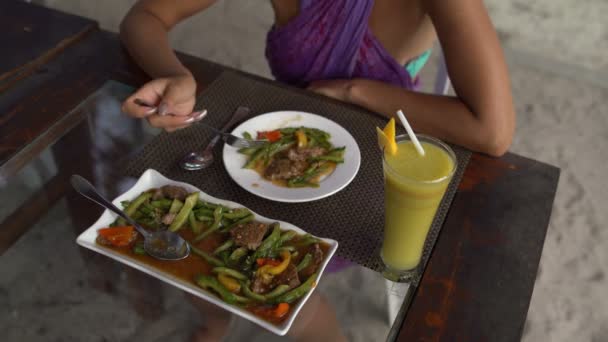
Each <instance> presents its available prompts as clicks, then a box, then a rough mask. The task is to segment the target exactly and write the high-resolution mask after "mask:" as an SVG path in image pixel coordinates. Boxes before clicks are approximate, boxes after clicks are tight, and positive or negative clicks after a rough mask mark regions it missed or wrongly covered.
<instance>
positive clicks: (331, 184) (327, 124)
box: [223, 111, 361, 203]
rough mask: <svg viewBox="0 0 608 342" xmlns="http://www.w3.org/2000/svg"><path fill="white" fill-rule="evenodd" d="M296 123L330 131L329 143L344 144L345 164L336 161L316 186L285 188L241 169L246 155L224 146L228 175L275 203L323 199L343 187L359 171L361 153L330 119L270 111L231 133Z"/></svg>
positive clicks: (355, 143)
mask: <svg viewBox="0 0 608 342" xmlns="http://www.w3.org/2000/svg"><path fill="white" fill-rule="evenodd" d="M299 126H304V127H310V128H318V129H321V130H323V131H325V132H328V133H329V134H331V139H330V142H331V143H332V145H334V146H336V147H340V146H346V150H345V152H344V163H342V164H338V166H337V167H336V169H335V170H334V172H333V173H331V174H330V175H328V176H327V177H325V178H324V179H323V180H322V181H321V183H320V184H319V187H318V188H286V187H281V186H277V185H274V184H272V183H271V182H270V181H267V180H265V179H264V178H262V177H261V176H260V175H259V174H258V173H257V172H255V171H254V170H249V169H244V168H243V165H245V163H246V161H247V156H245V155H243V154H240V153H238V152H237V149H236V148H234V147H231V146H228V145H224V152H223V159H224V166H226V170H227V171H228V174H229V175H230V177H232V179H233V180H234V181H235V182H236V183H237V184H238V185H240V186H241V187H242V188H243V189H245V190H247V191H249V192H251V193H252V194H254V195H257V196H260V197H263V198H266V199H269V200H273V201H278V202H292V203H295V202H309V201H314V200H318V199H321V198H325V197H327V196H330V195H333V194H335V193H336V192H338V191H340V190H342V189H344V187H346V186H347V185H348V184H349V183H350V182H351V181H352V180H353V179H354V178H355V176H356V175H357V172H358V171H359V165H360V164H361V153H360V152H359V146H358V145H357V142H356V141H355V138H353V136H352V135H350V133H348V131H347V130H346V129H344V128H343V127H342V126H340V125H338V124H337V123H335V122H333V121H331V120H328V119H326V118H324V117H322V116H319V115H315V114H310V113H304V112H297V111H280V112H272V113H267V114H262V115H259V116H256V117H254V118H251V119H249V120H247V121H245V122H243V123H242V124H240V125H239V126H238V127H237V128H235V129H234V130H233V131H232V134H234V135H236V136H238V137H242V136H243V132H249V133H250V134H252V135H253V136H255V135H256V134H257V132H258V131H271V130H275V129H278V128H284V127H299Z"/></svg>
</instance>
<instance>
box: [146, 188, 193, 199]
mask: <svg viewBox="0 0 608 342" xmlns="http://www.w3.org/2000/svg"><path fill="white" fill-rule="evenodd" d="M187 196H188V191H187V190H186V189H184V188H182V187H181V186H174V185H165V186H163V187H161V188H160V189H156V190H155V192H154V194H153V195H152V199H153V200H158V199H161V198H170V199H178V200H180V201H183V200H185V199H186V197H187Z"/></svg>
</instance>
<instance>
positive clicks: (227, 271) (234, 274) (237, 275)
mask: <svg viewBox="0 0 608 342" xmlns="http://www.w3.org/2000/svg"><path fill="white" fill-rule="evenodd" d="M211 271H212V272H213V273H223V274H225V275H227V276H231V277H232V278H234V279H238V280H246V279H247V276H245V275H244V274H243V273H241V272H239V271H237V270H233V269H232V268H228V267H215V268H214V269H213V270H211Z"/></svg>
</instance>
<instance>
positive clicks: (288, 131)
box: [279, 127, 299, 135]
mask: <svg viewBox="0 0 608 342" xmlns="http://www.w3.org/2000/svg"><path fill="white" fill-rule="evenodd" d="M298 129H299V128H295V127H287V128H281V129H279V132H281V134H282V135H291V134H294V133H295V132H296V131H297V130H298Z"/></svg>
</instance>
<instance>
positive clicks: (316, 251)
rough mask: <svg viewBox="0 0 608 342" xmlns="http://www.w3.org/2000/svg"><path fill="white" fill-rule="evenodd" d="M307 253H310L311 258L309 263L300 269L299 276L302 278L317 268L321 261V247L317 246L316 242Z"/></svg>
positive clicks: (308, 275)
mask: <svg viewBox="0 0 608 342" xmlns="http://www.w3.org/2000/svg"><path fill="white" fill-rule="evenodd" d="M307 253H310V254H312V260H311V262H310V265H308V266H307V267H305V268H304V269H302V270H301V271H300V276H301V277H302V278H308V277H310V276H311V275H312V274H313V273H315V272H316V271H317V270H318V269H319V266H321V263H322V262H323V250H322V249H321V247H319V244H318V243H315V244H314V245H312V246H311V248H310V249H309V250H308V252H307ZM304 255H306V254H304Z"/></svg>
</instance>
